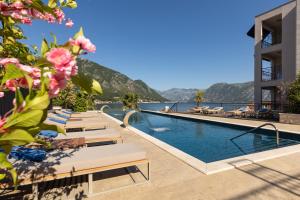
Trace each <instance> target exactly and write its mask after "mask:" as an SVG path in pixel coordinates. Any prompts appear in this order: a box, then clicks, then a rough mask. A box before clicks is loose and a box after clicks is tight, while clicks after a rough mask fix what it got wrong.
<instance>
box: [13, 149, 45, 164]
mask: <svg viewBox="0 0 300 200" xmlns="http://www.w3.org/2000/svg"><path fill="white" fill-rule="evenodd" d="M9 156H10V157H12V158H15V159H17V160H21V159H23V160H30V161H33V162H41V161H43V160H44V159H45V158H46V151H45V150H42V149H30V148H25V147H20V146H15V147H13V148H12V150H11V152H10V154H9Z"/></svg>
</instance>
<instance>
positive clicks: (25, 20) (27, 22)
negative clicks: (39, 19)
mask: <svg viewBox="0 0 300 200" xmlns="http://www.w3.org/2000/svg"><path fill="white" fill-rule="evenodd" d="M21 22H22V24H28V25H31V24H32V20H31V19H30V18H28V17H24V18H22V19H21Z"/></svg>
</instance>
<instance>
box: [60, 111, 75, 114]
mask: <svg viewBox="0 0 300 200" xmlns="http://www.w3.org/2000/svg"><path fill="white" fill-rule="evenodd" d="M62 112H63V113H66V114H72V113H73V112H72V111H67V110H62Z"/></svg>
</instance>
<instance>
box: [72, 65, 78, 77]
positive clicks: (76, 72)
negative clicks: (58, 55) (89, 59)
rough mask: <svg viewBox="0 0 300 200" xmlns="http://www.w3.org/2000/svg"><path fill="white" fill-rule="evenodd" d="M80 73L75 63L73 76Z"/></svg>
mask: <svg viewBox="0 0 300 200" xmlns="http://www.w3.org/2000/svg"><path fill="white" fill-rule="evenodd" d="M77 74H78V66H77V65H75V66H73V67H72V71H71V76H75V75H77Z"/></svg>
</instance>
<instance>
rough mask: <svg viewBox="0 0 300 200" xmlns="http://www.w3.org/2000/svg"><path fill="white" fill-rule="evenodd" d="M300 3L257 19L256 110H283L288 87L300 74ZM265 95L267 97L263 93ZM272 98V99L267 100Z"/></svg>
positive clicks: (255, 36) (274, 10)
mask: <svg viewBox="0 0 300 200" xmlns="http://www.w3.org/2000/svg"><path fill="white" fill-rule="evenodd" d="M299 13H300V0H293V1H289V2H288V3H286V4H284V5H282V6H280V7H277V8H274V9H272V10H270V11H268V12H265V13H263V14H261V15H258V16H256V17H255V29H254V30H255V32H254V38H255V54H254V65H255V67H254V102H255V105H256V109H260V108H262V107H271V108H272V109H276V110H284V107H285V105H286V104H287V103H288V102H287V97H286V86H287V85H288V84H289V83H291V82H293V81H294V80H295V79H296V74H297V73H298V72H300V14H299ZM264 92H266V94H265V93H264ZM266 96H269V99H264V98H265V97H266Z"/></svg>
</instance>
